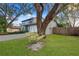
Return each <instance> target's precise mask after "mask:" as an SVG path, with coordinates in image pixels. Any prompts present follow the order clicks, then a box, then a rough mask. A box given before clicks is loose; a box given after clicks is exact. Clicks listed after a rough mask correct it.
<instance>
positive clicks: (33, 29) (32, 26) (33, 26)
mask: <svg viewBox="0 0 79 59" xmlns="http://www.w3.org/2000/svg"><path fill="white" fill-rule="evenodd" d="M28 31H29V32H37V26H36V25H30V26H28Z"/></svg>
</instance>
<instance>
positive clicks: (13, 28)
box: [7, 26, 20, 32]
mask: <svg viewBox="0 0 79 59" xmlns="http://www.w3.org/2000/svg"><path fill="white" fill-rule="evenodd" d="M7 32H20V27H19V26H9V27H8V28H7Z"/></svg>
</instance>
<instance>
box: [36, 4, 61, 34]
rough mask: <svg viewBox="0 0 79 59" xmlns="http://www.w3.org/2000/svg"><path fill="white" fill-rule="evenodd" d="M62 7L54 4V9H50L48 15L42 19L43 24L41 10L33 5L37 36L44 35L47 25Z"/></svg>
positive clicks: (37, 5)
mask: <svg viewBox="0 0 79 59" xmlns="http://www.w3.org/2000/svg"><path fill="white" fill-rule="evenodd" d="M61 7H62V4H58V3H56V4H55V5H54V7H53V8H52V9H51V11H50V12H49V13H48V15H47V16H46V18H45V19H44V22H42V20H41V19H42V18H41V17H42V10H41V9H40V6H39V4H35V8H36V10H37V30H38V34H39V35H45V31H46V28H47V25H48V24H49V23H50V22H51V21H52V20H53V18H54V17H55V16H56V15H57V14H58V12H59V11H60V8H61Z"/></svg>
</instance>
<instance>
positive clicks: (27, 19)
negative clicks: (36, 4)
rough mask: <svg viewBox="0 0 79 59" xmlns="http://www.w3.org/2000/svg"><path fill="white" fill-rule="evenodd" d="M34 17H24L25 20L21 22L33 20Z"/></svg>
mask: <svg viewBox="0 0 79 59" xmlns="http://www.w3.org/2000/svg"><path fill="white" fill-rule="evenodd" d="M33 19H34V18H33V17H32V18H29V19H26V20H23V21H22V22H25V21H30V20H33Z"/></svg>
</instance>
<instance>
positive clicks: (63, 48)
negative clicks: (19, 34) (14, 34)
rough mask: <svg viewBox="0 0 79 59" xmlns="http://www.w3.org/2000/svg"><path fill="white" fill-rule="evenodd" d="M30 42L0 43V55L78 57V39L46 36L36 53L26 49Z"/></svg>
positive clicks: (24, 40)
mask: <svg viewBox="0 0 79 59" xmlns="http://www.w3.org/2000/svg"><path fill="white" fill-rule="evenodd" d="M30 43H31V42H30V41H29V40H27V39H26V38H24V39H19V40H9V41H1V42H0V55H4V56H7V55H9V56H12V55H13V56H22V55H23V56H25V55H26V56H79V37H78V36H63V35H48V36H47V38H46V39H45V40H44V45H45V46H44V47H43V48H42V49H40V50H39V51H37V52H34V51H31V50H29V49H27V47H26V46H27V45H28V44H30Z"/></svg>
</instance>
